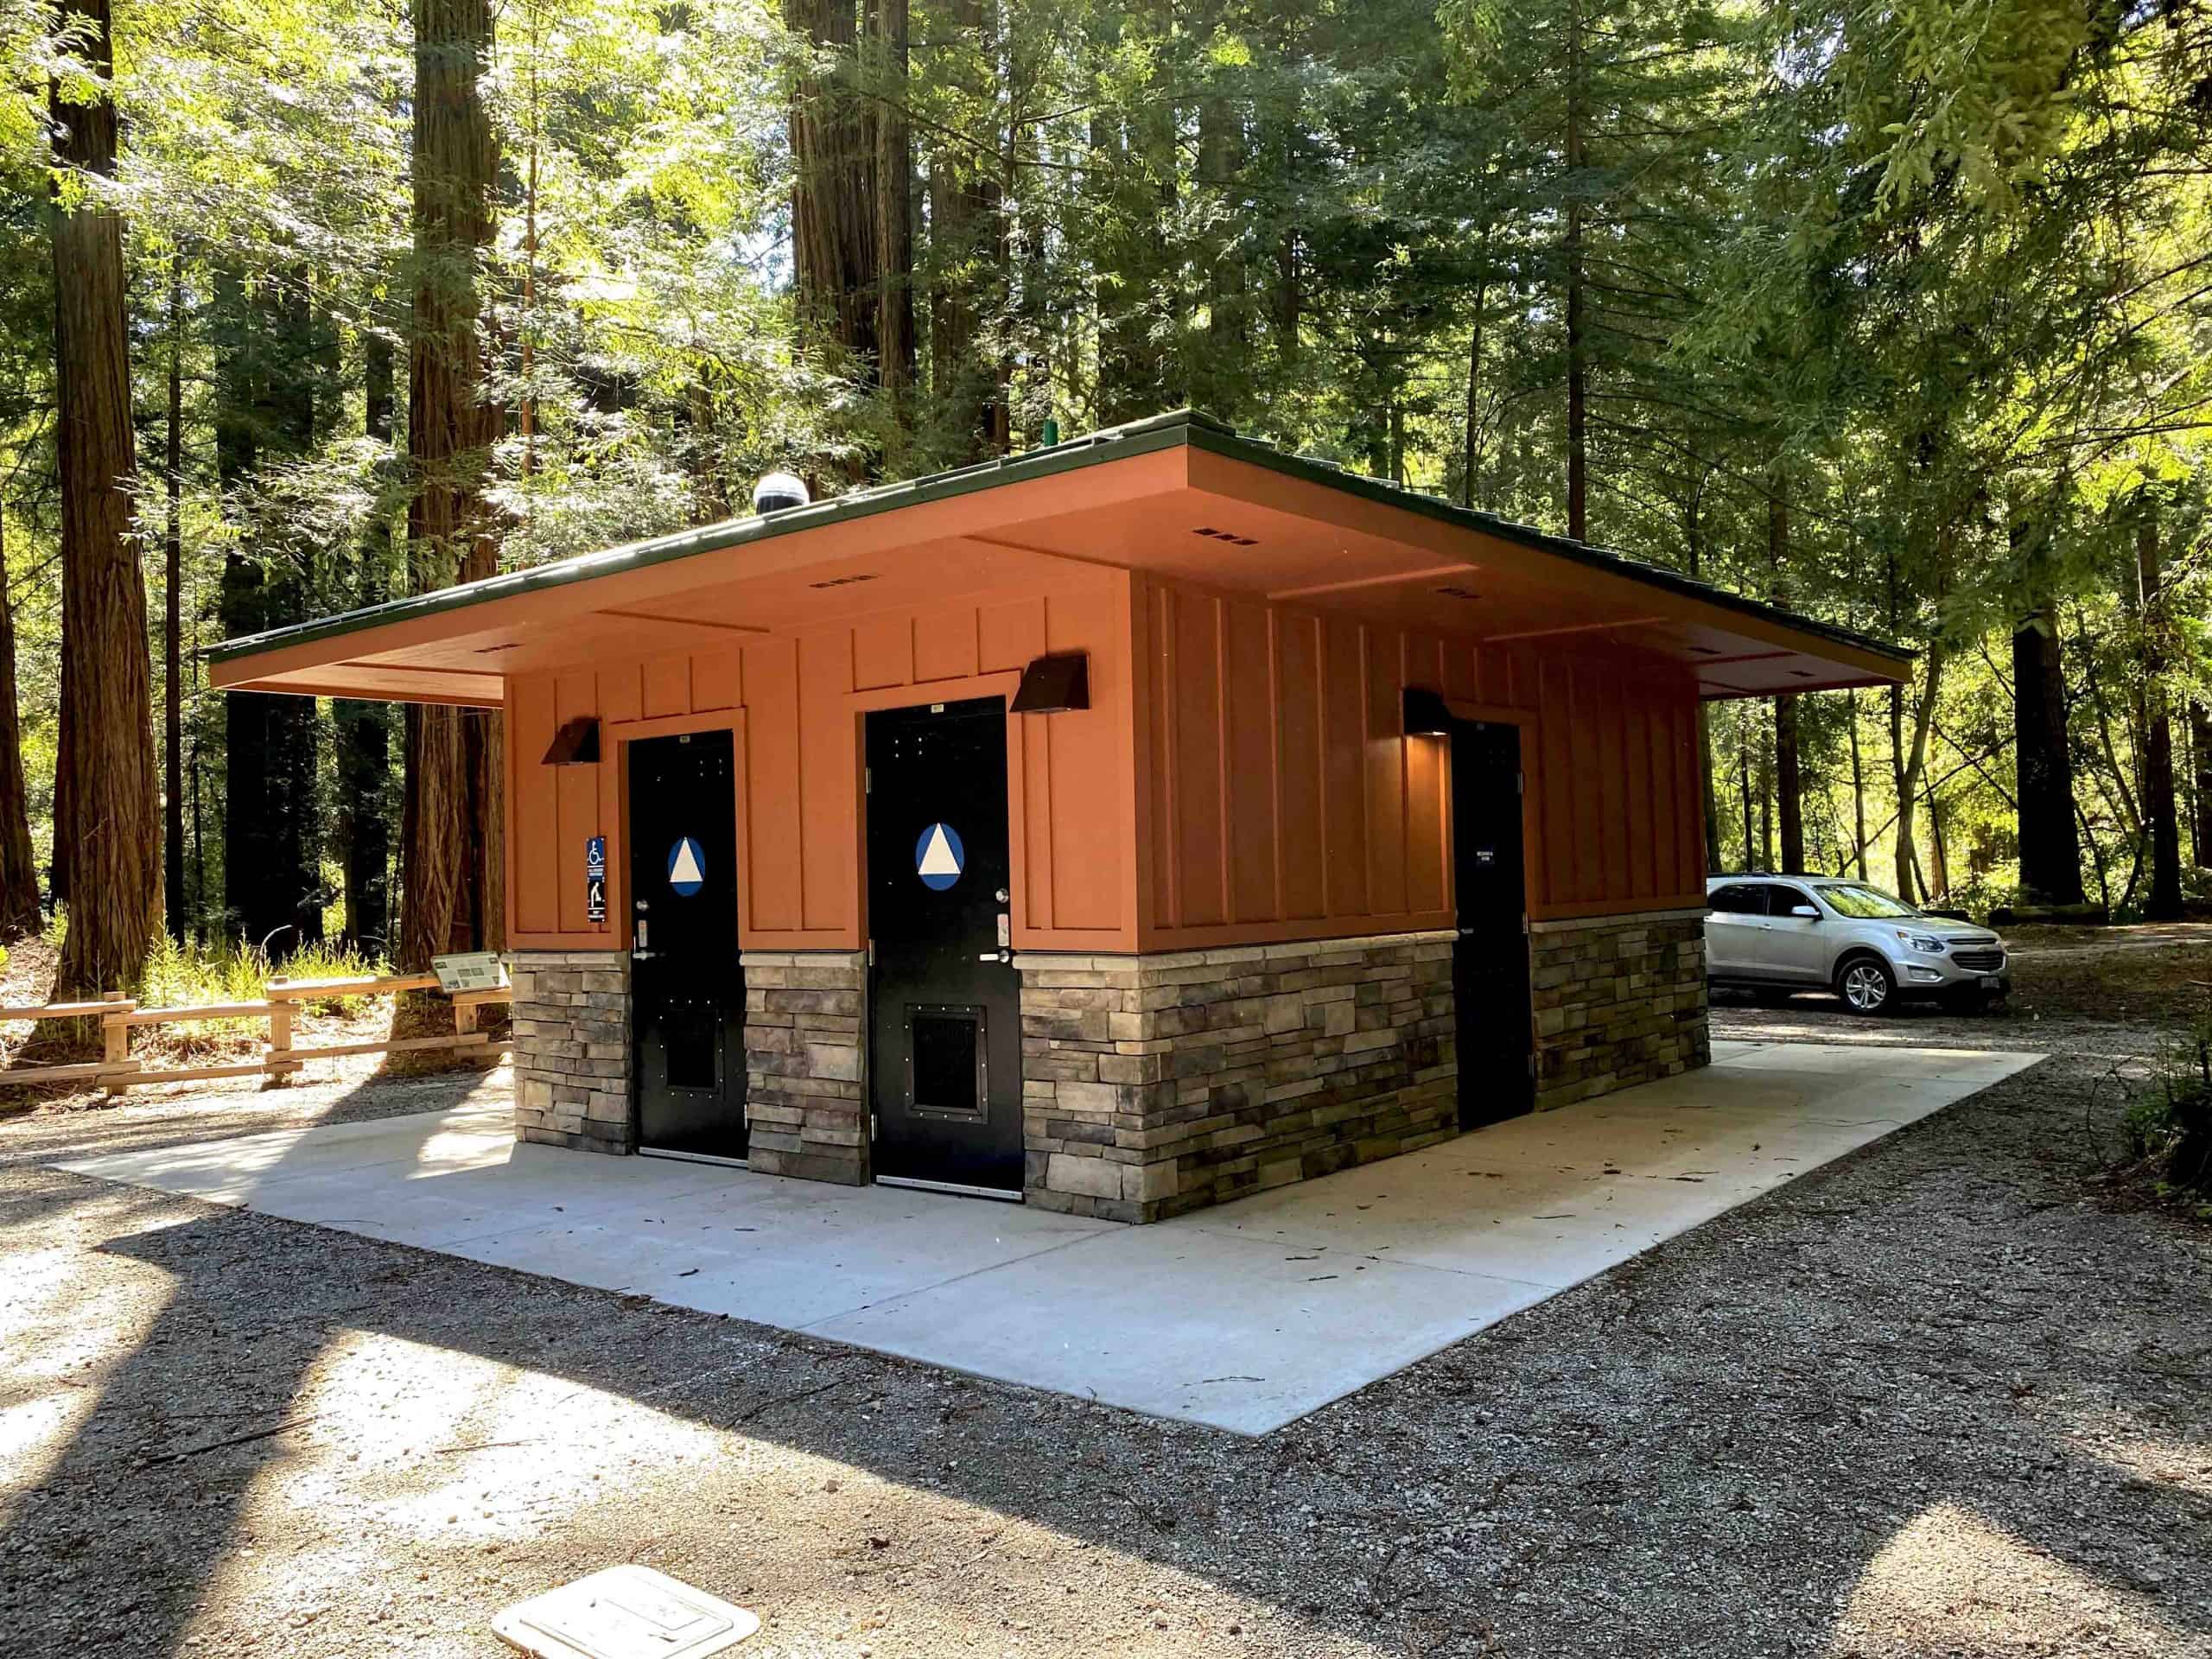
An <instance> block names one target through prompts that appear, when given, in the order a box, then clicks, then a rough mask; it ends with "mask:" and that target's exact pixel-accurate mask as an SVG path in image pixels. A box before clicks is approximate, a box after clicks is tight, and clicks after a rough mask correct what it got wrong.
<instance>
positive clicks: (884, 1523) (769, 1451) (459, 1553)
mask: <svg viewBox="0 0 2212 1659" xmlns="http://www.w3.org/2000/svg"><path fill="white" fill-rule="evenodd" d="M787 1357H788V1351H787V1350H785V1348H784V1347H783V1345H782V1344H776V1343H769V1342H762V1341H760V1340H759V1339H757V1338H749V1337H747V1338H733V1339H731V1340H729V1341H728V1342H726V1343H723V1344H702V1351H701V1352H700V1354H699V1359H700V1368H699V1370H696V1372H693V1373H691V1374H690V1375H688V1376H684V1377H683V1378H680V1379H677V1380H676V1381H675V1382H672V1383H664V1384H662V1385H660V1386H657V1387H655V1388H653V1389H650V1390H646V1391H644V1392H641V1393H638V1394H625V1393H620V1392H617V1391H613V1390H611V1389H602V1388H597V1387H593V1386H589V1385H587V1384H582V1383H577V1382H575V1381H574V1380H573V1379H570V1378H568V1377H564V1376H556V1375H553V1374H550V1373H548V1372H544V1371H539V1370H531V1369H529V1368H527V1367H524V1366H518V1365H515V1364H513V1363H509V1362H506V1361H504V1360H501V1359H499V1358H496V1357H483V1356H480V1355H476V1354H471V1353H467V1352H460V1351H453V1350H448V1349H443V1348H439V1347H435V1346H433V1345H429V1344H423V1343H419V1342H415V1341H410V1340H405V1339H402V1338H395V1337H390V1336H385V1335H381V1334H378V1333H376V1332H363V1331H359V1330H347V1331H344V1332H339V1333H338V1334H337V1335H336V1336H335V1338H334V1340H333V1343H332V1344H331V1346H330V1347H329V1348H328V1349H327V1350H326V1351H325V1352H324V1354H323V1355H322V1357H321V1358H320V1359H319V1360H318V1361H317V1363H315V1366H314V1367H313V1368H312V1370H310V1371H309V1373H308V1376H307V1378H306V1380H305V1381H304V1383H302V1387H301V1389H300V1392H299V1395H298V1396H297V1399H296V1403H295V1409H294V1413H293V1414H294V1415H296V1416H299V1417H302V1418H309V1419H310V1421H308V1422H307V1423H306V1424H305V1426H303V1427H302V1428H300V1429H299V1430H298V1431H296V1433H290V1434H288V1435H286V1436H285V1437H284V1439H283V1441H282V1442H281V1445H282V1447H283V1450H282V1452H281V1453H279V1454H278V1455H277V1456H276V1457H275V1458H274V1459H272V1460H271V1461H270V1462H269V1463H268V1464H267V1465H265V1466H264V1468H263V1469H262V1470H261V1471H259V1473H257V1475H256V1476H255V1477H254V1478H253V1480H252V1483H251V1488H250V1490H249V1491H248V1493H247V1496H246V1499H245V1503H244V1504H243V1506H242V1508H241V1510H240V1512H239V1515H238V1537H239V1539H240V1540H241V1543H240V1544H239V1546H238V1547H236V1548H232V1549H230V1550H229V1551H227V1552H226V1554H225V1556H224V1558H223V1560H221V1562H220V1564H219V1566H218V1567H217V1568H216V1570H215V1572H214V1573H213V1582H212V1583H211V1584H210V1586H209V1590H210V1592H211V1599H213V1600H219V1602H220V1604H221V1605H224V1606H225V1607H226V1610H227V1611H228V1613H229V1615H230V1617H231V1618H233V1619H235V1618H238V1614H239V1610H241V1609H251V1616H252V1618H254V1620H255V1621H256V1622H257V1623H259V1624H263V1625H264V1627H267V1626H289V1627H290V1628H291V1629H294V1630H304V1629H307V1628H310V1627H313V1626H315V1625H317V1624H319V1622H320V1621H321V1619H322V1618H323V1617H324V1616H325V1615H326V1614H327V1613H328V1612H330V1611H333V1610H334V1606H335V1605H336V1603H335V1600H334V1597H333V1594H332V1591H331V1589H330V1586H333V1585H334V1584H344V1583H353V1584H359V1585H365V1586H372V1587H373V1605H372V1608H371V1610H370V1611H368V1612H367V1614H366V1615H365V1618H364V1616H363V1615H361V1614H360V1613H359V1611H355V1612H354V1614H353V1617H355V1618H364V1624H365V1629H364V1630H363V1632H362V1634H363V1637H364V1638H365V1640H367V1641H369V1642H371V1643H376V1644H378V1645H380V1644H382V1643H386V1642H392V1643H401V1642H405V1641H408V1640H410V1639H433V1640H445V1641H450V1640H451V1639H452V1637H453V1635H454V1632H453V1630H452V1628H451V1627H450V1625H434V1624H427V1623H425V1622H424V1620H423V1610H422V1605H421V1602H420V1599H419V1592H418V1589H417V1586H419V1585H420V1584H421V1583H422V1582H423V1581H424V1580H436V1581H440V1582H446V1583H450V1582H452V1581H453V1580H454V1575H455V1574H458V1575H460V1577H461V1579H462V1580H465V1581H466V1582H467V1584H468V1585H469V1586H470V1590H469V1594H470V1597H471V1599H477V1598H478V1597H479V1596H480V1597H481V1599H482V1600H483V1601H484V1603H485V1605H486V1606H496V1605H505V1603H507V1602H511V1601H513V1600H518V1599H522V1598H524V1597H526V1596H530V1595H534V1594H537V1593H538V1592H542V1591H543V1590H545V1589H548V1588H550V1587H551V1586H552V1585H554V1584H556V1583H558V1582H561V1581H563V1580H566V1579H569V1578H574V1577H578V1576H581V1575H582V1574H583V1573H588V1572H591V1571H594V1570H595V1569H597V1568H599V1567H605V1566H608V1565H612V1564H614V1563H618V1562H621V1561H626V1560H635V1561H639V1562H641V1563H643V1564H645V1565H648V1566H652V1567H656V1568H658V1570H661V1571H664V1572H666V1573H671V1575H673V1576H675V1577H677V1578H679V1579H682V1580H685V1581H686V1582H689V1583H692V1584H696V1585H697V1586H699V1587H701V1588H702V1589H704V1590H706V1591H708V1592H710V1593H712V1594H714V1595H716V1596H720V1597H723V1598H725V1599H729V1600H733V1601H735V1602H738V1603H739V1604H741V1605H745V1606H747V1607H750V1608H753V1610H754V1611H758V1612H759V1613H760V1616H761V1618H762V1619H763V1620H764V1623H765V1629H764V1630H763V1632H762V1637H763V1639H764V1640H765V1641H766V1643H769V1644H771V1646H770V1650H772V1651H774V1652H779V1653H791V1654H799V1653H806V1654H813V1653H817V1652H819V1653H825V1654H826V1653H833V1652H842V1653H857V1652H858V1651H859V1650H860V1649H861V1647H862V1646H866V1645H873V1647H874V1651H875V1652H876V1653H877V1654H879V1655H883V1654H895V1653H899V1652H905V1651H910V1650H914V1649H919V1648H923V1647H925V1646H926V1647H927V1648H928V1649H929V1650H930V1651H932V1652H934V1651H938V1650H940V1649H941V1648H942V1646H943V1645H944V1643H945V1642H946V1640H947V1637H948V1634H949V1633H957V1639H958V1640H959V1641H961V1642H962V1643H964V1644H966V1645H968V1646H969V1647H971V1648H972V1649H973V1650H974V1651H976V1653H978V1654H988V1655H991V1656H997V1655H1001V1654H1005V1655H1013V1656H1043V1655H1048V1654H1058V1653H1065V1652H1073V1651H1081V1652H1083V1653H1084V1655H1085V1656H1086V1659H1090V1656H1098V1659H1117V1656H1129V1659H1135V1656H1140V1655H1141V1656H1146V1659H1159V1656H1162V1655H1170V1654H1176V1653H1180V1652H1183V1651H1185V1650H1186V1645H1185V1644H1187V1643H1189V1642H1190V1641H1191V1640H1192V1638H1194V1637H1216V1638H1226V1639H1230V1640H1233V1641H1236V1642H1239V1643H1243V1642H1248V1641H1255V1640H1257V1641H1260V1642H1265V1640H1266V1637H1267V1633H1268V1631H1270V1630H1281V1629H1282V1628H1283V1627H1284V1625H1285V1624H1286V1622H1287V1621H1290V1622H1292V1623H1294V1622H1295V1616H1294V1615H1291V1614H1289V1613H1287V1611H1286V1610H1284V1609H1283V1608H1281V1607H1279V1606H1275V1605H1269V1604H1268V1603H1266V1602H1262V1601H1255V1600H1251V1599H1247V1598H1243V1597H1240V1596H1237V1595H1235V1594H1233V1593H1231V1592H1227V1591H1224V1589H1223V1588H1221V1587H1220V1586H1217V1585H1215V1584H1213V1583H1211V1582H1210V1581H1208V1580H1206V1579H1205V1578H1203V1577H1201V1576H1200V1575H1198V1573H1192V1572H1187V1571H1185V1570H1184V1569H1183V1568H1181V1567H1179V1566H1177V1565H1175V1564H1174V1563H1173V1560H1172V1559H1169V1560H1161V1559H1160V1552H1155V1553H1154V1554H1152V1555H1149V1556H1147V1555H1146V1554H1139V1553H1137V1552H1135V1551H1133V1550H1131V1551H1125V1550H1123V1549H1121V1548H1116V1547H1115V1546H1113V1545H1112V1544H1109V1543H1101V1542H1097V1541H1093V1540H1091V1539H1088V1538H1084V1537H1078V1536H1075V1535H1070V1534H1068V1533H1066V1532H1064V1531H1061V1530H1059V1529H1056V1528H1053V1527H1052V1526H1048V1525H1044V1524H1040V1523H1038V1522H1033V1521H1028V1520H1024V1519H1019V1518H1016V1517H1014V1516H1008V1515H1007V1514H1005V1513H1002V1512H1001V1511H999V1510H995V1509H994V1508H992V1507H991V1506H989V1505H988V1503H976V1502H972V1501H969V1500H967V1499H964V1498H963V1497H958V1496H957V1495H955V1494H954V1493H953V1492H950V1491H939V1490H935V1489H933V1488H932V1487H931V1485H929V1484H907V1483H906V1482H902V1481H899V1480H894V1479H889V1478H885V1477H883V1476H881V1475H880V1474H877V1473H875V1472H873V1471H870V1470H868V1469H867V1468H865V1467H862V1466H860V1465H855V1464H853V1463H849V1462H845V1461H842V1460H839V1459H835V1458H830V1457H824V1456H821V1455H818V1454H817V1453H814V1452H806V1451H802V1450H799V1449H797V1448H795V1447H793V1446H788V1445H785V1444H781V1443H779V1441H777V1440H774V1439H772V1438H766V1437H758V1438H756V1437H755V1436H754V1435H753V1434H751V1433H747V1431H746V1430H744V1429H743V1428H721V1427H715V1426H713V1425H711V1424H709V1423H706V1422H702V1421H697V1420H696V1419H694V1418H692V1417H690V1416H687V1415H685V1414H683V1410H682V1409H681V1408H679V1407H677V1406H674V1405H672V1404H671V1403H670V1402H674V1401H679V1400H684V1401H692V1402H697V1401H702V1400H712V1401H715V1402H717V1403H720V1402H723V1401H725V1400H731V1401H739V1402H752V1401H753V1399H754V1396H755V1395H757V1394H758V1392H759V1389H760V1387H761V1386H762V1385H763V1384H764V1383H767V1381H768V1379H769V1378H770V1377H771V1376H773V1375H774V1374H775V1372H776V1371H777V1370H778V1369H779V1366H780V1364H781V1363H784V1362H785V1360H787ZM780 1386H783V1387H788V1386H789V1383H788V1380H785V1382H783V1383H781V1384H780ZM902 1386H904V1387H908V1388H911V1389H913V1390H914V1391H915V1394H916V1395H917V1396H918V1397H917V1398H916V1399H914V1400H912V1401H909V1402H906V1406H905V1407H902V1409H922V1410H930V1411H935V1410H938V1409H940V1408H941V1406H940V1402H939V1398H938V1395H939V1390H940V1389H957V1388H963V1387H964V1386H965V1385H964V1384H957V1383H941V1382H939V1381H938V1380H936V1379H930V1378H924V1377H918V1376H917V1377H914V1378H912V1379H909V1380H908V1381H907V1382H906V1383H904V1384H902ZM838 1400H839V1395H838V1389H837V1388H836V1387H835V1386H833V1387H831V1388H829V1389H826V1390H824V1389H820V1388H809V1389H804V1390H802V1391H801V1395H799V1396H798V1398H795V1399H794V1400H793V1401H792V1402H791V1403H790V1405H789V1406H788V1408H783V1409H787V1410H789V1411H797V1412H802V1413H804V1412H836V1411H853V1410H858V1411H859V1412H860V1414H861V1421H865V1419H866V1416H867V1414H868V1412H869V1411H870V1410H875V1409H882V1408H883V1402H882V1401H881V1400H880V1398H876V1399H868V1400H859V1401H847V1402H844V1403H842V1404H840V1403H838ZM766 1403H768V1404H770V1405H776V1404H777V1402H774V1401H772V1400H769V1401H767V1402H766ZM946 1467H947V1471H948V1473H949V1471H950V1469H951V1467H952V1465H947V1466H946ZM1112 1496H1113V1497H1115V1498H1116V1499H1118V1498H1119V1497H1121V1496H1122V1495H1121V1494H1119V1493H1118V1492H1117V1493H1115V1494H1113V1495H1112ZM656 1516H681V1517H682V1519H681V1520H680V1521H675V1522H672V1523H671V1522H667V1521H663V1522H656V1521H655V1520H654V1517H656ZM1137 1524H1142V1523H1141V1522H1139V1523H1137ZM280 1538H281V1539H285V1540H287V1541H288V1542H287V1546H286V1548H284V1549H283V1550H282V1551H281V1552H280V1551H277V1550H274V1549H261V1548H256V1547H255V1544H254V1543H253V1542H245V1541H248V1540H250V1541H260V1540H271V1539H280ZM1175 1549H1176V1546H1175V1544H1174V1542H1173V1541H1163V1544H1162V1546H1161V1550H1162V1551H1164V1553H1165V1554H1167V1555H1168V1556H1170V1557H1171V1558H1172V1556H1173V1554H1174V1553H1175ZM488 1616H489V1615H488V1613H487V1614H486V1617H487V1618H488ZM848 1644H850V1645H848ZM1262 1650H1264V1649H1262ZM1332 1652H1334V1653H1338V1654H1341V1655H1342V1656H1344V1659H1383V1652H1384V1650H1383V1649H1377V1648H1375V1647H1373V1646H1371V1645H1370V1644H1369V1643H1364V1642H1362V1641H1359V1640H1357V1639H1355V1638H1349V1637H1347V1638H1345V1639H1344V1640H1342V1641H1340V1642H1338V1643H1337V1644H1336V1645H1335V1646H1334V1647H1333V1648H1332Z"/></svg>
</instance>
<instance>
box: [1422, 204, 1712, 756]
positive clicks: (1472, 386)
mask: <svg viewBox="0 0 2212 1659" xmlns="http://www.w3.org/2000/svg"><path fill="white" fill-rule="evenodd" d="M1483 240H1484V244H1485V245H1487V244H1488V242H1489V240H1490V235H1489V232H1488V231H1487V229H1485V231H1484V235H1483ZM1488 277H1489V272H1488V270H1487V269H1485V270H1484V274H1483V275H1482V276H1480V277H1477V278H1476V279H1475V321H1474V326H1473V327H1471V329H1469V330H1468V333H1467V407H1466V413H1465V427H1464V435H1463V439H1462V449H1461V453H1460V462H1459V505H1461V506H1463V507H1469V508H1471V507H1472V506H1473V505H1475V496H1476V490H1475V479H1476V475H1477V474H1478V473H1479V472H1480V471H1481V470H1482V419H1483V323H1484V320H1485V319H1484V311H1485V309H1486V308H1487V307H1486V302H1487V301H1488V299H1489V297H1490V286H1489V282H1488ZM1702 736H1703V732H1702V728H1700V741H1701V740H1702Z"/></svg>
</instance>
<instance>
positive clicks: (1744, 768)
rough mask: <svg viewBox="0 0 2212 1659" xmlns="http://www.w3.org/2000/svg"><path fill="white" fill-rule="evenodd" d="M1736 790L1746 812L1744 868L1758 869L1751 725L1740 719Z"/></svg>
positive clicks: (1738, 723)
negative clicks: (1752, 795) (1752, 792)
mask: <svg viewBox="0 0 2212 1659" xmlns="http://www.w3.org/2000/svg"><path fill="white" fill-rule="evenodd" d="M1736 792H1737V794H1738V797H1739V798H1741V800H1742V802H1743V812H1744V868H1745V869H1747V870H1756V869H1757V868H1758V867H1759V854H1758V847H1757V846H1755V845H1754V844H1753V843H1752V841H1751V836H1753V834H1754V833H1756V830H1757V825H1756V824H1755V823H1754V822H1753V821H1752V817H1751V727H1750V725H1749V724H1748V723H1747V722H1745V721H1740V720H1739V721H1738V722H1737V726H1736Z"/></svg>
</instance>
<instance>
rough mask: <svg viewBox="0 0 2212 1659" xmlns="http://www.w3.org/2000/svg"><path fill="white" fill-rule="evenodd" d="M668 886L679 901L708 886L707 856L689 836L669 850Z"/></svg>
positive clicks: (679, 840)
mask: <svg viewBox="0 0 2212 1659" xmlns="http://www.w3.org/2000/svg"><path fill="white" fill-rule="evenodd" d="M668 885H669V889H670V891H671V892H672V893H675V894H676V896H677V898H679V899H689V898H690V896H691V895H692V894H693V893H696V892H698V891H699V889H700V888H702V887H705V886H706V885H707V864H706V855H705V854H704V853H702V852H701V851H700V850H699V843H698V842H696V841H694V840H693V839H692V838H691V837H690V836H683V837H681V838H680V839H678V841H677V843H676V845H675V846H673V847H671V848H670V849H668Z"/></svg>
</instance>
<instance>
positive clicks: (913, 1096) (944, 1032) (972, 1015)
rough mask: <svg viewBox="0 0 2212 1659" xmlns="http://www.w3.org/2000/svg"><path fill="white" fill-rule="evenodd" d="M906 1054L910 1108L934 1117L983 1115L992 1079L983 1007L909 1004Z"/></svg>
mask: <svg viewBox="0 0 2212 1659" xmlns="http://www.w3.org/2000/svg"><path fill="white" fill-rule="evenodd" d="M906 1052H907V1054H908V1056H909V1057H910V1058H908V1061H907V1065H908V1068H909V1071H910V1076H909V1077H908V1078H907V1085H906V1087H907V1094H906V1099H907V1104H908V1106H909V1108H910V1109H912V1110H913V1111H917V1112H925V1113H927V1114H929V1115H930V1116H932V1117H964V1118H980V1117H982V1116H983V1114H984V1106H985V1103H986V1102H988V1100H989V1098H990V1081H989V1074H988V1065H989V1061H988V1058H986V1056H987V1050H986V1048H985V1046H984V1041H983V1010H982V1008H981V1007H945V1006H943V1005H937V1006H931V1005H926V1004H923V1005H914V1006H910V1007H908V1008H907V1010H906Z"/></svg>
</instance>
